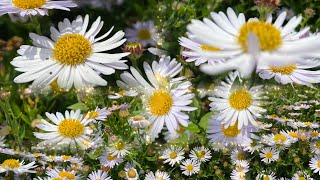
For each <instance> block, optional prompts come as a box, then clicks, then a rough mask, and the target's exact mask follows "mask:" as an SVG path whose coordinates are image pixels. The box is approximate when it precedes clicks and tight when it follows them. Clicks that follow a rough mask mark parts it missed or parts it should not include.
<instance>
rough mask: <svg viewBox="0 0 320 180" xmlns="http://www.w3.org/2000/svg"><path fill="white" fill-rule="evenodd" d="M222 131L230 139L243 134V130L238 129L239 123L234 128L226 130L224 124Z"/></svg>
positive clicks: (230, 127)
mask: <svg viewBox="0 0 320 180" xmlns="http://www.w3.org/2000/svg"><path fill="white" fill-rule="evenodd" d="M221 131H222V133H223V135H225V136H227V137H230V138H233V137H236V136H237V135H238V134H240V132H241V130H239V129H238V121H237V122H236V123H235V124H234V125H233V126H229V127H228V128H225V127H224V124H222V125H221Z"/></svg>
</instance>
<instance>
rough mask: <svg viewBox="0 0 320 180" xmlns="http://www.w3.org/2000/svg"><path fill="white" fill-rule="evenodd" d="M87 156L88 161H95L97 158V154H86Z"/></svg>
mask: <svg viewBox="0 0 320 180" xmlns="http://www.w3.org/2000/svg"><path fill="white" fill-rule="evenodd" d="M87 155H88V156H89V158H90V159H93V160H96V159H97V158H98V155H97V154H89V153H87Z"/></svg>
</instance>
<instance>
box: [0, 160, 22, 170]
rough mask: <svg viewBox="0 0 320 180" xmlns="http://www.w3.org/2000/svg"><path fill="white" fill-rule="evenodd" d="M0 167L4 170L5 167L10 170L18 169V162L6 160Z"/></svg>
mask: <svg viewBox="0 0 320 180" xmlns="http://www.w3.org/2000/svg"><path fill="white" fill-rule="evenodd" d="M1 167H2V168H4V169H5V168H7V167H8V168H10V169H15V168H18V167H20V162H19V161H18V160H16V159H7V160H5V161H4V162H3V163H2V165H1Z"/></svg>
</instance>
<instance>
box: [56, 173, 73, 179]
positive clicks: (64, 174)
mask: <svg viewBox="0 0 320 180" xmlns="http://www.w3.org/2000/svg"><path fill="white" fill-rule="evenodd" d="M58 175H59V176H60V177H62V178H64V179H68V180H73V179H75V178H76V176H75V175H74V174H72V173H70V172H65V171H60V172H59V173H58Z"/></svg>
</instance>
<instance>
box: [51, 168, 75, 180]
mask: <svg viewBox="0 0 320 180" xmlns="http://www.w3.org/2000/svg"><path fill="white" fill-rule="evenodd" d="M46 174H47V175H48V176H49V177H50V178H52V179H54V178H61V179H73V180H80V179H81V178H80V176H78V175H77V173H76V172H75V171H66V170H64V169H63V170H60V169H58V168H55V169H48V170H47V171H46Z"/></svg>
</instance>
